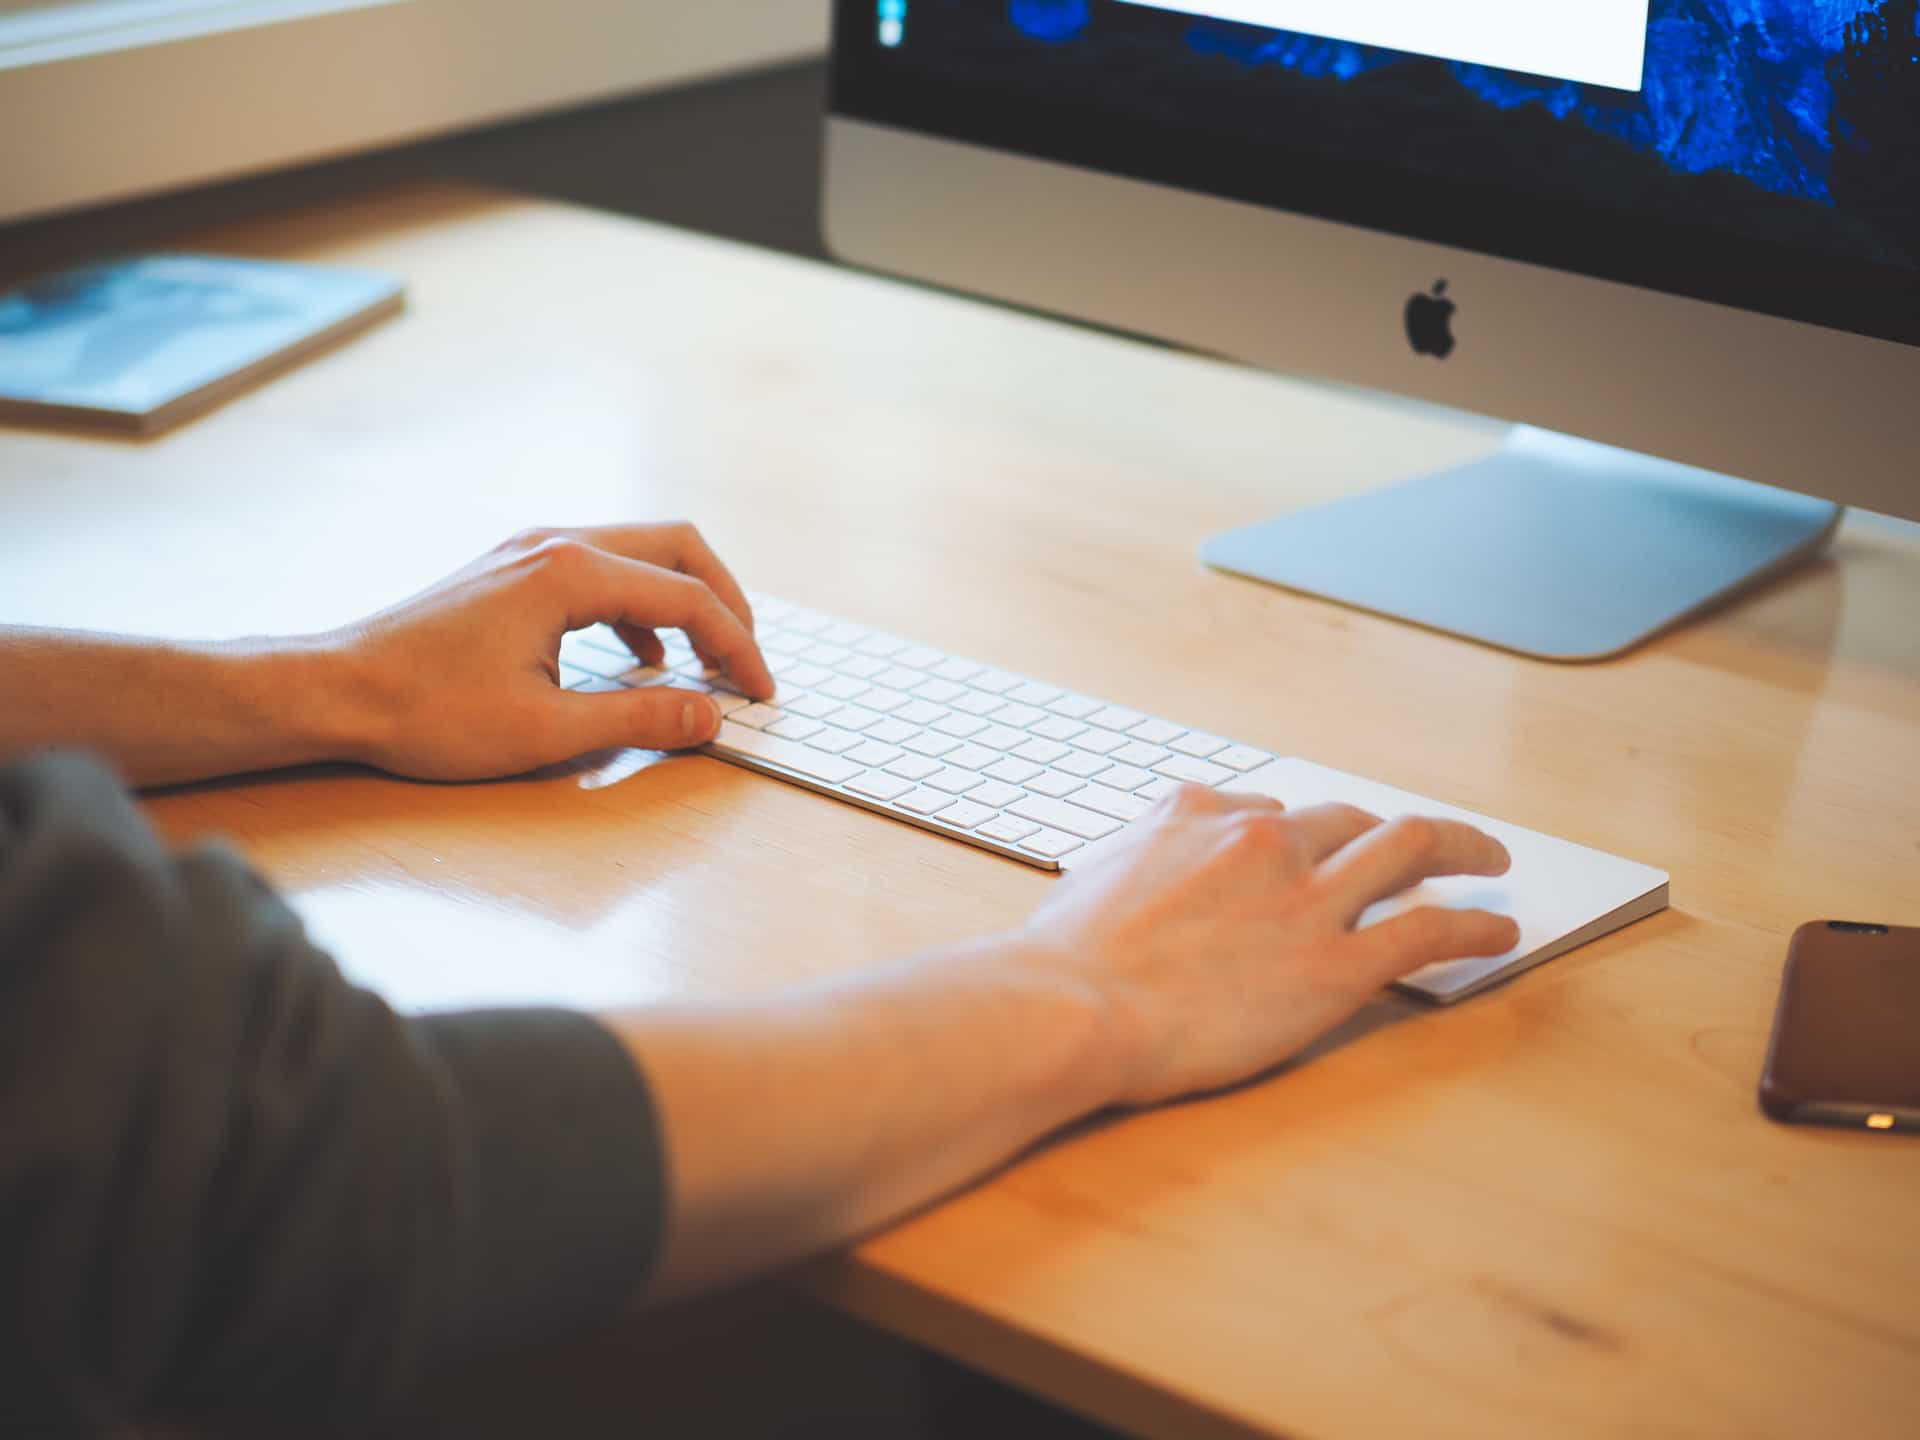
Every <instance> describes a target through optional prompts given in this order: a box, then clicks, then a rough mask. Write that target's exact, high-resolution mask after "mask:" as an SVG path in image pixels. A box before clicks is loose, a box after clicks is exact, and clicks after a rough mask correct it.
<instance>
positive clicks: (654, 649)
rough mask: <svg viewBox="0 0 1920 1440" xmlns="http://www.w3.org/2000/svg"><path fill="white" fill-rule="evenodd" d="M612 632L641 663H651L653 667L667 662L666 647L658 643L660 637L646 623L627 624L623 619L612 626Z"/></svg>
mask: <svg viewBox="0 0 1920 1440" xmlns="http://www.w3.org/2000/svg"><path fill="white" fill-rule="evenodd" d="M613 633H614V634H616V635H618V636H619V637H620V643H621V644H623V645H625V646H626V647H627V648H628V649H629V650H631V651H632V652H633V654H634V658H635V659H637V660H638V661H639V662H640V663H641V664H642V665H651V666H653V667H654V668H655V669H660V668H662V667H664V666H665V665H666V663H667V647H666V646H664V645H662V644H661V643H660V637H659V636H658V635H656V634H654V632H653V628H652V627H651V626H648V625H628V624H626V623H625V622H624V621H622V622H620V623H617V624H616V625H615V626H614V627H613Z"/></svg>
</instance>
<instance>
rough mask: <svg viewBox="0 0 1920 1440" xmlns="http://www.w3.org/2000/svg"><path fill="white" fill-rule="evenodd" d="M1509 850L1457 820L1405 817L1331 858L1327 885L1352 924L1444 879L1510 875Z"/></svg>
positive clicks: (1323, 879)
mask: <svg viewBox="0 0 1920 1440" xmlns="http://www.w3.org/2000/svg"><path fill="white" fill-rule="evenodd" d="M1511 863H1512V862H1511V860H1510V859H1509V857H1508V855H1507V848H1506V846H1504V845H1502V844H1501V843H1500V842H1499V841H1498V840H1496V839H1494V838H1493V837H1492V836H1491V835H1488V834H1486V833H1485V832H1484V831H1480V830H1475V829H1474V828H1473V827H1472V826H1470V825H1462V824H1461V823H1460V822H1459V821H1457V820H1435V819H1431V818H1429V817H1427V816H1424V815H1404V816H1402V817H1401V818H1400V819H1398V820H1394V821H1391V822H1389V823H1387V824H1385V825H1380V826H1377V827H1376V828H1374V829H1372V830H1369V831H1368V832H1367V833H1366V834H1364V835H1362V836H1361V837H1360V838H1359V839H1358V840H1356V841H1354V842H1353V843H1352V844H1351V845H1349V846H1347V847H1346V848H1345V849H1344V850H1341V851H1339V852H1338V853H1337V854H1335V855H1334V856H1333V857H1332V858H1331V859H1329V860H1328V861H1327V862H1326V863H1325V864H1324V865H1323V866H1322V867H1321V871H1320V879H1321V884H1322V886H1323V887H1324V888H1325V890H1326V891H1327V892H1328V893H1329V894H1330V895H1332V896H1333V898H1334V900H1335V902H1336V903H1337V904H1338V905H1339V906H1340V908H1341V910H1342V912H1343V914H1344V918H1345V920H1346V922H1347V923H1348V924H1349V925H1351V924H1352V923H1353V922H1354V921H1356V920H1358V919H1359V918H1360V913H1361V912H1362V911H1363V910H1365V909H1366V908H1367V907H1368V906H1369V905H1371V904H1373V903H1374V902H1375V901H1376V900H1385V899H1386V898H1387V897H1388V896H1391V895H1398V894H1399V893H1400V892H1401V891H1402V890H1408V889H1411V888H1412V887H1413V886H1415V885H1418V884H1420V883H1421V882H1422V881H1423V880H1431V879H1434V878H1435V877H1437V876H1441V875H1504V874H1506V873H1507V867H1508V866H1509V865H1510V864H1511Z"/></svg>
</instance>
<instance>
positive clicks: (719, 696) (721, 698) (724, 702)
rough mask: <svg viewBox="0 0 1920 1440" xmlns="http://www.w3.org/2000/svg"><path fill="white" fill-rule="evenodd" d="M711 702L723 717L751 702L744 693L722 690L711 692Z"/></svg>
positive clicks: (623, 681)
mask: <svg viewBox="0 0 1920 1440" xmlns="http://www.w3.org/2000/svg"><path fill="white" fill-rule="evenodd" d="M626 683H628V682H627V681H625V680H622V681H621V684H623V685H624V684H626ZM713 703H714V704H715V705H717V706H719V707H720V714H721V715H722V716H723V717H724V716H727V715H731V714H733V713H734V712H735V711H736V710H745V709H746V708H747V707H748V706H749V705H751V704H752V703H753V702H752V701H751V700H749V699H747V697H746V696H744V695H728V694H726V693H725V692H724V691H719V690H716V691H715V692H714V694H713Z"/></svg>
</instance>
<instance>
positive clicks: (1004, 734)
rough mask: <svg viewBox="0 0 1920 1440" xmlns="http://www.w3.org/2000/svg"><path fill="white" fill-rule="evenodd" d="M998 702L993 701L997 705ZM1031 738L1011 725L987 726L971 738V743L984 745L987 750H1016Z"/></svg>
mask: <svg viewBox="0 0 1920 1440" xmlns="http://www.w3.org/2000/svg"><path fill="white" fill-rule="evenodd" d="M999 703H1000V702H999V701H997V700H996V701H995V702H994V704H995V705H998V704H999ZM1032 738H1033V737H1032V736H1030V735H1028V734H1027V732H1026V731H1024V730H1016V729H1014V728H1013V727H1012V726H1011V725H989V726H988V727H987V728H986V729H984V730H982V731H981V732H980V733H979V734H978V735H976V736H974V737H973V743H974V744H976V745H984V746H986V747H987V748H988V749H989V750H1018V749H1019V748H1020V747H1021V746H1022V745H1024V744H1026V743H1027V741H1028V740H1030V739H1032Z"/></svg>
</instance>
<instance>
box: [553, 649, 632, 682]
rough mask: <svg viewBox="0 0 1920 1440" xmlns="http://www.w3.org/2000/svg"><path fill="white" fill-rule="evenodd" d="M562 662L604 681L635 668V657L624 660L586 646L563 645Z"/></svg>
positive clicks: (629, 656) (627, 657) (561, 650)
mask: <svg viewBox="0 0 1920 1440" xmlns="http://www.w3.org/2000/svg"><path fill="white" fill-rule="evenodd" d="M560 661H561V663H562V664H564V665H571V666H573V668H574V669H576V670H584V671H585V672H586V673H587V674H589V675H598V676H599V677H600V678H601V679H602V680H612V679H614V678H615V677H617V676H618V675H619V674H620V672H621V671H622V670H631V669H632V668H633V656H631V655H628V656H626V657H625V658H624V659H623V658H622V657H620V656H618V655H609V654H607V653H606V652H605V651H603V650H593V649H589V648H588V647H587V646H585V645H563V646H562V647H561V648H560Z"/></svg>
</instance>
